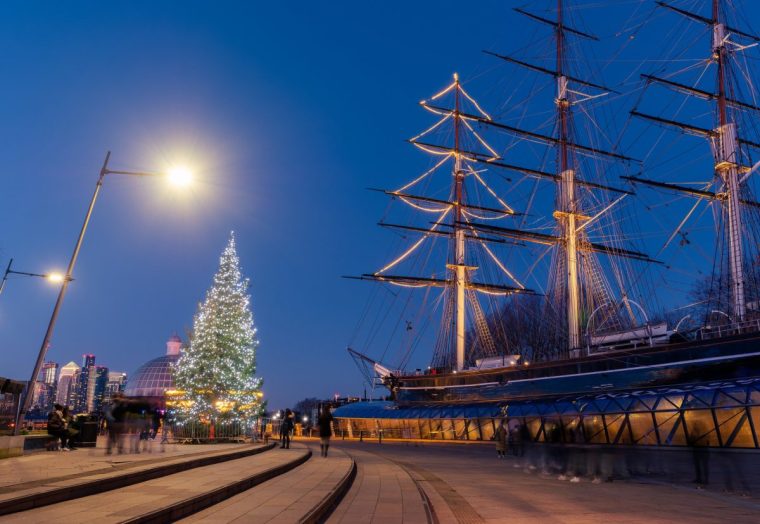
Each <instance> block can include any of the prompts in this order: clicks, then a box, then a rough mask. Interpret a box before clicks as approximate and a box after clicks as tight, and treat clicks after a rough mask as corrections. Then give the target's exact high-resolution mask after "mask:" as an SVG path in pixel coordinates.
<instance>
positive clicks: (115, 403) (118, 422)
mask: <svg viewBox="0 0 760 524" xmlns="http://www.w3.org/2000/svg"><path fill="white" fill-rule="evenodd" d="M124 414H125V405H124V395H123V394H122V393H115V394H114V396H113V399H112V400H111V403H110V404H109V405H108V406H107V407H106V410H105V413H104V419H105V421H106V430H107V431H108V442H107V444H106V455H110V454H111V453H113V448H114V447H116V448H117V450H118V452H119V453H123V452H124V444H123V442H122V440H121V434H122V432H123V431H124Z"/></svg>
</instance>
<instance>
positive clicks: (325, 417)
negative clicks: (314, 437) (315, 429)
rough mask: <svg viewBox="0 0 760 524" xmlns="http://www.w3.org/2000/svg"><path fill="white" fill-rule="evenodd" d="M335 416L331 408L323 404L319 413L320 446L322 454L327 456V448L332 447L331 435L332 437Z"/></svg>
mask: <svg viewBox="0 0 760 524" xmlns="http://www.w3.org/2000/svg"><path fill="white" fill-rule="evenodd" d="M332 422H333V416H332V413H330V408H329V407H327V406H323V407H322V410H321V411H320V413H319V421H318V422H317V423H318V424H319V448H320V450H321V451H322V456H323V457H327V450H328V449H330V437H332Z"/></svg>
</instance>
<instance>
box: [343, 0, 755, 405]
mask: <svg viewBox="0 0 760 524" xmlns="http://www.w3.org/2000/svg"><path fill="white" fill-rule="evenodd" d="M566 3H567V2H566V1H565V0H557V2H556V4H553V5H552V7H551V9H549V10H546V11H535V10H527V9H515V11H517V14H516V16H520V17H523V18H524V19H525V20H527V21H529V22H531V23H532V24H536V25H537V26H538V27H541V28H543V29H544V30H545V31H546V34H547V35H548V36H547V40H546V43H547V47H546V49H548V50H549V51H546V49H544V50H543V51H544V52H543V54H541V55H538V54H536V56H540V57H541V59H540V60H531V57H528V58H525V57H523V56H520V55H511V54H503V53H501V52H500V51H498V50H497V51H488V52H487V53H488V54H489V55H491V56H492V59H493V60H494V61H496V62H499V63H502V62H503V63H506V64H508V65H509V67H510V68H512V69H511V70H513V71H519V72H520V73H519V74H517V73H515V74H514V75H513V76H512V78H510V81H513V82H514V83H522V84H523V86H522V90H523V92H525V93H527V94H526V95H525V96H522V95H520V94H518V93H517V91H516V92H515V94H513V95H510V97H509V99H508V100H506V101H505V102H503V104H502V105H501V106H500V107H498V108H497V110H496V111H495V112H494V111H491V110H490V109H489V108H488V107H485V105H484V104H482V103H481V102H479V101H478V99H477V97H476V94H475V93H474V92H470V89H469V87H468V88H467V89H466V88H465V86H463V82H462V81H460V78H459V77H458V76H457V75H456V74H455V75H454V76H453V78H452V81H451V82H450V83H449V85H447V86H446V87H444V88H443V89H442V90H441V91H440V92H438V93H436V94H435V95H434V96H432V97H430V98H429V99H427V100H424V101H422V102H421V107H422V109H424V110H425V111H427V112H428V113H430V115H431V116H432V123H431V125H430V127H429V128H427V129H426V130H424V131H423V132H421V133H419V134H418V135H416V136H414V137H413V138H411V139H410V140H409V142H410V143H411V144H412V145H413V146H414V147H415V148H417V149H419V150H420V151H421V152H422V153H424V154H426V155H429V156H430V157H431V158H432V160H431V163H430V165H429V168H428V169H425V170H424V171H423V172H421V173H420V174H419V175H418V176H416V177H414V178H411V179H410V180H408V181H407V182H405V183H403V184H402V185H400V186H399V187H397V188H396V189H379V190H377V191H380V192H382V193H384V194H385V195H387V196H388V197H389V198H390V199H392V201H394V202H396V203H401V204H402V206H403V207H404V208H405V209H406V210H407V211H408V215H406V216H405V219H404V220H400V221H396V220H387V219H386V218H384V219H383V220H382V222H381V226H383V227H385V228H388V229H390V230H392V231H393V232H395V233H396V234H397V236H398V243H399V250H398V252H397V254H396V256H395V257H394V258H390V259H389V261H388V262H387V263H386V264H385V265H384V266H383V267H381V268H379V269H377V270H376V271H375V272H373V273H366V274H363V275H360V276H355V277H350V278H358V279H361V280H368V281H374V282H376V283H377V284H379V286H378V287H379V288H380V287H382V288H384V289H385V291H373V296H372V297H371V302H372V304H373V305H379V306H381V307H382V306H388V308H387V309H388V310H391V309H393V308H395V309H396V313H397V319H396V320H395V321H394V320H390V321H389V322H391V323H394V327H395V328H396V329H395V333H396V335H394V337H395V338H392V339H391V341H390V342H388V343H387V345H386V350H385V353H383V354H382V355H368V354H367V353H368V352H367V350H366V347H369V346H370V340H371V338H372V337H376V336H378V335H377V334H378V333H379V332H380V331H382V326H381V325H382V324H383V322H386V320H387V319H389V318H391V317H390V316H389V314H388V313H383V315H385V316H382V317H378V316H372V315H371V314H370V313H369V311H370V307H369V306H368V308H367V311H365V313H364V314H363V321H364V322H365V323H369V324H370V327H369V329H368V332H369V333H370V335H368V337H367V338H365V339H364V340H363V341H355V342H353V343H352V345H351V347H349V353H350V354H351V356H352V357H353V358H354V360H355V361H356V363H357V364H358V365H359V367H360V369H362V370H363V371H364V372H365V376H366V378H367V380H368V381H370V382H374V383H379V384H382V386H384V387H385V388H387V389H388V391H389V392H390V396H391V398H392V400H393V401H394V403H395V405H397V406H400V407H404V406H407V407H409V406H415V405H446V406H452V405H457V404H466V405H473V404H478V403H491V404H493V403H495V402H502V403H504V402H512V401H520V400H526V399H540V398H544V397H546V398H557V397H561V396H573V395H583V394H602V393H615V392H630V391H637V390H643V389H647V388H649V389H651V388H661V387H694V386H695V385H699V384H710V383H716V382H720V381H741V380H752V379H754V378H757V377H760V296H758V290H760V271H758V270H757V269H756V266H757V262H758V252H757V251H758V242H757V241H758V233H760V229H758V226H760V220H758V219H759V218H760V203H758V202H757V201H756V198H755V197H754V195H753V193H754V191H753V186H754V184H755V183H754V179H755V178H756V177H757V176H758V175H757V174H756V173H757V170H758V168H759V167H760V162H758V161H757V160H756V157H757V150H758V149H760V137H758V136H757V135H758V133H760V126H759V125H758V124H760V122H759V121H758V118H757V116H758V115H760V107H758V106H757V105H756V104H757V103H760V101H758V99H757V93H756V92H755V90H754V86H753V81H754V79H755V78H757V77H756V76H753V75H752V73H751V68H750V67H749V66H750V65H751V64H752V60H753V59H755V58H754V57H752V56H750V53H753V52H756V51H757V50H756V49H755V48H756V46H757V45H758V42H760V38H758V37H757V36H755V35H753V34H751V32H750V30H749V29H747V28H745V27H744V26H743V25H742V20H741V19H738V20H736V17H735V16H734V13H733V12H732V6H733V3H731V2H726V1H723V0H705V1H704V2H688V5H685V4H684V3H683V2H678V1H672V2H665V1H658V2H652V5H651V8H652V9H651V11H650V12H649V14H648V15H647V16H650V17H651V16H656V17H669V18H670V19H672V26H673V28H674V29H673V30H674V31H675V30H676V29H680V30H681V31H682V34H686V35H689V42H690V43H689V44H688V45H687V44H686V43H684V42H682V41H681V40H679V39H676V38H675V37H674V36H673V35H670V34H669V35H663V38H665V39H666V41H663V42H662V46H661V47H662V48H663V49H664V50H665V52H666V53H667V52H672V53H674V54H675V56H670V57H664V58H662V59H661V60H658V61H657V62H656V63H657V67H656V68H654V70H653V71H645V70H642V71H635V68H631V70H632V71H633V72H631V73H630V74H629V75H628V78H626V80H625V82H622V83H620V84H621V85H622V87H620V86H617V87H616V88H615V89H613V88H610V87H607V86H606V85H605V84H604V82H603V80H602V79H601V75H600V74H599V70H598V69H599V68H596V69H595V68H594V67H593V64H591V65H590V64H589V62H588V61H586V60H585V59H584V56H583V55H582V54H581V53H578V50H579V49H581V48H582V47H583V46H591V47H593V46H595V45H598V40H599V39H598V38H597V37H596V36H595V35H594V34H592V33H591V32H590V31H587V30H586V29H585V26H582V25H578V24H577V22H578V20H576V18H577V17H575V16H573V13H574V11H572V10H570V9H569V8H568V6H567V5H565V4H566ZM695 5H697V6H698V7H700V8H701V9H702V11H704V12H702V11H692V10H690V9H687V7H689V6H691V7H692V8H693V7H694V6H695ZM597 9H604V7H598V8H597ZM644 18H646V17H645V16H644V15H641V16H638V18H636V19H635V20H634V22H635V23H632V25H631V27H632V28H633V29H630V40H634V36H636V34H635V32H636V31H638V30H639V28H640V27H641V26H642V25H643V24H644V23H645V22H646V20H644ZM639 22H641V23H639ZM668 23H671V22H668ZM626 31H629V30H628V29H626ZM668 39H669V40H668ZM678 45H683V47H684V48H686V47H688V46H692V47H691V49H700V50H701V53H700V55H699V56H694V55H693V54H692V55H688V54H686V53H685V52H684V51H682V50H679V47H678ZM679 53H680V54H679ZM616 56H617V55H615V56H613V57H612V58H611V59H610V60H609V61H610V62H614V60H615V59H616ZM652 63H654V62H646V64H647V65H651V64H652ZM528 79H529V80H528ZM616 85H617V84H616ZM623 107H625V108H626V110H625V111H623V110H622V109H621V108H623ZM494 113H498V114H500V115H501V116H506V117H507V118H506V119H504V118H497V117H496V116H494ZM621 115H622V116H621ZM631 143H634V144H636V147H631V146H630V144H631ZM633 150H640V151H644V152H645V156H644V158H637V157H635V156H634V153H633V152H631V151H633ZM700 178H701V179H700ZM695 179H697V181H695ZM657 198H659V199H660V200H659V203H652V202H653V201H656V200H657ZM689 199H690V200H689ZM663 201H664V202H665V204H662V202H663ZM676 201H677V203H678V205H675V204H673V202H676ZM684 202H687V203H686V204H684ZM679 206H680V207H679ZM682 209H683V210H682ZM644 215H645V216H644ZM653 217H654V218H653ZM708 219H711V225H710V226H709V227H705V226H704V223H706V221H707V220H708ZM697 220H701V222H699V223H700V224H702V226H700V227H696V226H694V225H693V224H694V223H695V222H696V221H697ZM655 226H659V227H661V228H662V229H667V231H666V232H665V233H663V234H662V238H663V242H662V243H661V244H658V245H655V246H654V250H655V252H654V253H650V252H649V251H650V250H651V249H652V244H653V243H652V242H649V243H648V242H646V239H647V238H648V237H647V232H646V231H643V230H645V229H651V228H653V227H655ZM673 246H681V247H684V246H686V247H689V246H693V247H694V249H695V250H696V251H697V252H698V253H701V254H703V255H704V258H705V259H706V260H708V261H709V263H708V264H707V265H709V266H710V267H711V270H710V271H709V272H705V273H704V275H703V277H702V278H701V279H700V280H695V279H693V278H692V279H691V282H690V285H691V286H692V288H693V291H692V292H691V294H690V295H689V296H691V297H693V298H695V300H694V301H693V303H692V304H690V305H689V307H680V306H679V307H675V306H672V305H671V308H670V310H669V311H668V312H665V311H666V309H667V308H665V307H663V306H662V305H661V303H660V302H662V301H663V300H668V297H665V298H662V297H659V298H658V295H662V294H668V291H669V290H668V282H670V281H671V279H672V280H678V279H679V278H680V279H682V280H683V278H684V271H683V269H684V264H688V260H685V259H682V258H684V257H681V256H680V254H679V252H678V250H675V251H674V250H673ZM668 257H669V259H668ZM663 259H666V260H664V261H663ZM539 267H544V268H546V270H545V271H544V274H543V275H541V274H539V271H538V268H539ZM654 275H660V276H654ZM662 275H665V276H664V277H663V276H662ZM668 275H670V276H668ZM414 297H416V298H414ZM658 301H660V302H658ZM415 308H416V310H418V311H419V312H413V310H415ZM386 323H387V322H386ZM431 326H437V328H432V327H431ZM423 328H428V329H426V330H425V329H423ZM396 348H400V350H399V351H396V352H395V353H396V354H395V355H394V356H389V355H388V353H389V352H391V353H393V351H394V349H396ZM428 348H430V349H432V351H431V353H432V358H431V359H430V361H429V366H421V367H419V368H414V366H410V365H409V363H410V362H411V361H412V359H413V355H414V354H415V352H417V355H416V357H417V358H418V360H419V352H420V351H422V352H427V351H428ZM394 359H395V360H396V362H393V363H392V364H391V363H389V361H390V360H394Z"/></svg>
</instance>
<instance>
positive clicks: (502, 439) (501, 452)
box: [493, 420, 508, 459]
mask: <svg viewBox="0 0 760 524" xmlns="http://www.w3.org/2000/svg"><path fill="white" fill-rule="evenodd" d="M507 435H508V431H507V428H506V427H504V420H502V421H501V422H500V423H499V427H498V428H496V431H495V432H494V434H493V439H494V442H496V456H497V457H498V458H500V459H503V458H504V456H505V455H506V452H507Z"/></svg>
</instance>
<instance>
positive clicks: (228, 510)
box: [181, 445, 354, 524]
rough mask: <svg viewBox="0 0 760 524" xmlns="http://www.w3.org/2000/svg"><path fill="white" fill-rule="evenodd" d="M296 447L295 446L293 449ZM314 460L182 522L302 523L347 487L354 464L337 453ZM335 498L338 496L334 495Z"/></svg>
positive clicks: (315, 452)
mask: <svg viewBox="0 0 760 524" xmlns="http://www.w3.org/2000/svg"><path fill="white" fill-rule="evenodd" d="M296 446H297V445H294V447H296ZM310 447H311V448H312V453H313V456H312V458H311V459H310V460H309V461H308V462H306V463H305V464H304V465H303V466H300V467H299V468H297V469H294V470H292V471H289V472H288V473H285V474H283V475H280V476H279V477H276V478H274V479H272V480H270V481H268V482H265V483H263V484H261V485H259V486H256V487H254V488H252V489H250V490H248V491H245V492H243V493H241V494H239V495H236V496H234V497H232V498H230V499H228V500H225V501H224V502H221V503H219V504H216V505H214V506H211V507H209V508H207V509H205V510H203V511H200V512H198V513H196V514H194V515H192V516H190V517H188V518H186V519H184V520H182V521H181V522H183V523H193V524H223V523H228V522H256V523H266V522H275V521H276V522H278V523H290V522H301V521H303V520H304V519H305V517H306V516H308V515H313V514H316V513H317V509H318V508H319V507H320V506H321V505H322V503H323V502H324V501H325V500H326V499H327V498H328V497H330V496H331V494H333V493H336V490H337V489H339V488H340V487H341V486H342V485H346V486H348V485H350V481H351V473H352V470H353V468H354V461H353V460H352V459H351V458H350V457H349V456H348V455H347V454H346V453H344V452H342V451H338V450H336V451H335V452H331V453H330V456H329V457H327V458H322V457H320V456H318V453H319V449H318V448H314V447H313V446H310ZM336 494H337V493H336Z"/></svg>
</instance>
